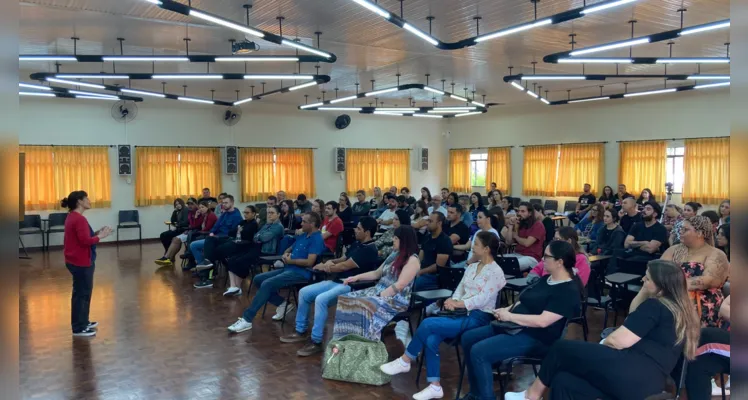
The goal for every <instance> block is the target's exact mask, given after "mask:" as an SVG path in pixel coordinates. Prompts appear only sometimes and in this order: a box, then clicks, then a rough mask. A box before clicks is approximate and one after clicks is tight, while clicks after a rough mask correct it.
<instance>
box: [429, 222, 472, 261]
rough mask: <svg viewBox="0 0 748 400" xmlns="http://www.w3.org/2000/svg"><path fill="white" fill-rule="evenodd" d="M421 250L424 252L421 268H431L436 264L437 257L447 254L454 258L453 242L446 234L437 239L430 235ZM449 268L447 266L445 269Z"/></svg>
mask: <svg viewBox="0 0 748 400" xmlns="http://www.w3.org/2000/svg"><path fill="white" fill-rule="evenodd" d="M463 225H464V224H463ZM421 250H423V260H422V261H421V268H426V267H430V266H432V265H434V264H435V263H436V256H437V255H439V254H447V255H449V256H450V257H451V256H452V241H451V240H449V236H447V235H446V234H445V233H444V232H442V233H440V234H439V236H437V237H436V238H434V237H432V236H431V235H429V237H428V239H427V240H426V242H425V243H424V244H423V247H421ZM447 266H448V265H445V267H447Z"/></svg>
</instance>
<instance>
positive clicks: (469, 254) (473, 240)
mask: <svg viewBox="0 0 748 400" xmlns="http://www.w3.org/2000/svg"><path fill="white" fill-rule="evenodd" d="M478 232H484V231H483V230H482V229H481V230H479V231H478ZM478 232H475V234H476V235H477V234H478ZM485 232H491V233H493V234H494V235H496V238H497V239H501V236H499V232H496V229H493V228H491V229H489V230H487V231H485ZM473 246H475V235H473V237H471V238H470V252H469V253H468V258H467V259H468V260H470V259H471V258H473Z"/></svg>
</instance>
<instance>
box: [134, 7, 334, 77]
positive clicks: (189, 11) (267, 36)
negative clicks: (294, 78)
mask: <svg viewBox="0 0 748 400" xmlns="http://www.w3.org/2000/svg"><path fill="white" fill-rule="evenodd" d="M145 1H147V2H149V3H151V4H154V5H156V6H158V7H161V8H163V9H164V10H169V11H173V12H175V13H178V14H182V15H187V16H190V17H193V18H197V19H201V20H203V21H208V22H210V23H213V24H216V25H221V26H224V27H226V28H229V29H233V30H235V31H239V32H242V33H246V34H249V35H252V36H256V37H259V38H261V39H262V40H265V41H268V42H270V43H275V44H277V45H281V46H289V47H294V48H297V49H299V50H301V51H304V52H308V53H312V54H316V55H318V56H320V57H324V58H326V59H327V60H328V61H329V62H335V60H336V59H337V57H336V56H335V54H332V53H328V52H326V51H322V50H320V49H317V48H314V47H311V46H307V45H305V44H302V43H299V42H296V41H294V40H289V39H286V38H284V37H283V36H279V35H276V34H274V33H271V32H268V31H264V30H262V29H259V28H256V27H249V26H245V25H242V24H239V23H237V22H234V21H230V20H228V19H225V18H222V17H219V16H217V15H214V14H211V13H208V12H205V11H202V10H199V9H197V8H194V7H190V6H189V5H186V4H182V3H179V2H176V1H172V0H145Z"/></svg>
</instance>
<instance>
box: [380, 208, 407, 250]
mask: <svg viewBox="0 0 748 400" xmlns="http://www.w3.org/2000/svg"><path fill="white" fill-rule="evenodd" d="M375 222H376V221H375ZM401 225H410V218H408V213H406V212H405V211H403V210H397V211H395V218H393V219H392V229H390V230H386V231H384V233H383V234H381V235H380V236H379V238H378V239H376V240H375V241H374V246H376V248H377V257H378V258H379V259H385V258H387V257H388V256H389V255H390V253H392V243H393V242H394V241H395V229H397V228H399V227H400V226H401Z"/></svg>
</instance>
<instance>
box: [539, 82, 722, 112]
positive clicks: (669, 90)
mask: <svg viewBox="0 0 748 400" xmlns="http://www.w3.org/2000/svg"><path fill="white" fill-rule="evenodd" d="M729 86H730V82H718V83H708V84H699V85H690V86H678V87H673V88H666V89H655V90H647V91H643V92H629V93H618V94H610V95H605V96H594V97H584V98H579V99H569V100H560V101H552V102H551V103H550V105H552V106H558V105H564V104H576V103H587V102H591V101H599V100H615V99H623V98H631V97H641V96H651V95H658V94H667V93H676V92H686V91H689V90H694V89H711V88H720V87H729Z"/></svg>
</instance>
